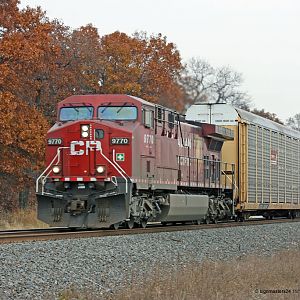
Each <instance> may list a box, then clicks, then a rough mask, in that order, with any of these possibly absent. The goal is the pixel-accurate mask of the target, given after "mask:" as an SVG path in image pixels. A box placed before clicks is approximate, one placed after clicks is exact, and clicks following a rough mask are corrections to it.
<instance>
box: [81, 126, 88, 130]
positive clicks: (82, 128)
mask: <svg viewBox="0 0 300 300" xmlns="http://www.w3.org/2000/svg"><path fill="white" fill-rule="evenodd" d="M81 130H82V131H89V126H88V125H82V126H81Z"/></svg>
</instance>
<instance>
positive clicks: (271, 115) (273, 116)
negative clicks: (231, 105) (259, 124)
mask: <svg viewBox="0 0 300 300" xmlns="http://www.w3.org/2000/svg"><path fill="white" fill-rule="evenodd" d="M251 112H252V113H254V114H256V115H258V116H261V117H263V118H266V119H269V120H271V121H274V122H276V123H278V124H283V122H282V121H281V120H280V119H279V118H278V117H277V115H276V114H274V113H270V112H267V111H265V110H264V109H260V110H259V109H257V108H254V109H253V110H252V111H251Z"/></svg>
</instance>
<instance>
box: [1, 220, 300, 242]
mask: <svg viewBox="0 0 300 300" xmlns="http://www.w3.org/2000/svg"><path fill="white" fill-rule="evenodd" d="M297 222H300V218H299V219H293V220H291V219H274V220H251V221H250V220H249V221H246V222H233V221H232V222H228V223H217V224H201V225H192V224H191V225H172V226H161V225H157V224H150V225H149V227H147V228H145V229H144V228H133V229H119V230H112V229H94V230H86V229H79V230H76V231H74V230H70V229H69V228H45V229H26V230H5V231H0V244H5V243H16V242H26V241H41V240H59V239H74V238H89V237H105V236H119V235H131V234H145V233H158V232H174V231H188V230H209V229H215V228H228V227H241V226H250V225H255V226H258V225H266V224H277V223H297Z"/></svg>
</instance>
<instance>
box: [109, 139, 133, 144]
mask: <svg viewBox="0 0 300 300" xmlns="http://www.w3.org/2000/svg"><path fill="white" fill-rule="evenodd" d="M110 143H111V144H112V145H129V138H122V137H114V138H111V139H110Z"/></svg>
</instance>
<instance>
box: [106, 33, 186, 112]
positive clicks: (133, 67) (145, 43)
mask: <svg viewBox="0 0 300 300" xmlns="http://www.w3.org/2000/svg"><path fill="white" fill-rule="evenodd" d="M100 65H101V69H100V85H101V88H100V92H101V93H120V94H123V93H125V94H131V95H133V96H138V97H142V98H144V99H146V100H148V101H151V102H154V103H160V104H162V105H167V106H169V107H173V108H176V109H179V110H181V109H183V107H184V104H183V103H182V99H183V97H182V91H181V88H180V85H179V83H178V78H179V75H180V72H181V70H182V65H181V58H180V55H179V52H178V50H177V49H176V47H175V45H174V44H172V43H168V42H167V39H166V37H163V36H162V35H161V34H158V35H157V36H150V37H148V36H147V35H146V34H145V33H135V34H134V35H133V36H132V37H130V36H128V35H126V34H125V33H121V32H114V33H112V34H109V35H106V36H104V37H102V38H101V54H100Z"/></svg>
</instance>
